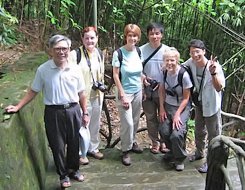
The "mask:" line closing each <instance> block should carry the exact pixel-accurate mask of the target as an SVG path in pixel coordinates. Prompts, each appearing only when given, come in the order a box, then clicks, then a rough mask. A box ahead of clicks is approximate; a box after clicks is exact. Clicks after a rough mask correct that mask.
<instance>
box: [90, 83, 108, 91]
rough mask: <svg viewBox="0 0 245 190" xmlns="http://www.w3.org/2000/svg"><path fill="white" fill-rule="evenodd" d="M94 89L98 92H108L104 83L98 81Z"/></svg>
mask: <svg viewBox="0 0 245 190" xmlns="http://www.w3.org/2000/svg"><path fill="white" fill-rule="evenodd" d="M92 89H93V90H97V89H98V90H100V91H101V92H105V91H106V90H107V87H106V85H104V84H103V83H102V82H99V81H96V82H94V83H93V86H92Z"/></svg>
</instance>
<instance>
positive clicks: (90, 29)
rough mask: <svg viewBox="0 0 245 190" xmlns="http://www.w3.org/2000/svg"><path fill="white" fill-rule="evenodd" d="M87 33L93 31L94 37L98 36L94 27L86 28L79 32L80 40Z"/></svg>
mask: <svg viewBox="0 0 245 190" xmlns="http://www.w3.org/2000/svg"><path fill="white" fill-rule="evenodd" d="M89 31H94V32H95V34H96V36H98V32H97V29H96V27H95V26H87V27H85V28H84V29H83V30H82V31H81V36H82V38H83V37H84V34H85V33H87V32H89Z"/></svg>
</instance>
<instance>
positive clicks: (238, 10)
mask: <svg viewBox="0 0 245 190" xmlns="http://www.w3.org/2000/svg"><path fill="white" fill-rule="evenodd" d="M218 8H219V10H220V11H221V12H222V14H221V15H220V16H219V21H220V22H221V23H228V22H230V23H231V25H233V26H235V27H237V26H241V25H242V21H243V20H244V13H245V3H244V0H229V1H228V0H223V1H222V2H221V3H220V4H219V7H218Z"/></svg>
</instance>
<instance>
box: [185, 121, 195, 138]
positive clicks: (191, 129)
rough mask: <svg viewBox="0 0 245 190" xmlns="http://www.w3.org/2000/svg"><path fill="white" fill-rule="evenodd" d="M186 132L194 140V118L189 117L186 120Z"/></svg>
mask: <svg viewBox="0 0 245 190" xmlns="http://www.w3.org/2000/svg"><path fill="white" fill-rule="evenodd" d="M187 126H188V133H187V136H188V138H189V139H192V140H194V137H195V120H192V119H189V120H188V121H187Z"/></svg>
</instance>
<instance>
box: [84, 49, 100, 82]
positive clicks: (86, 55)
mask: <svg viewBox="0 0 245 190" xmlns="http://www.w3.org/2000/svg"><path fill="white" fill-rule="evenodd" d="M83 54H84V56H85V58H86V61H87V64H88V67H89V70H90V74H91V77H92V80H93V83H95V80H94V76H93V73H92V70H91V62H90V59H89V55H88V51H87V50H86V48H85V47H84V46H83ZM100 69H101V67H100Z"/></svg>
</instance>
